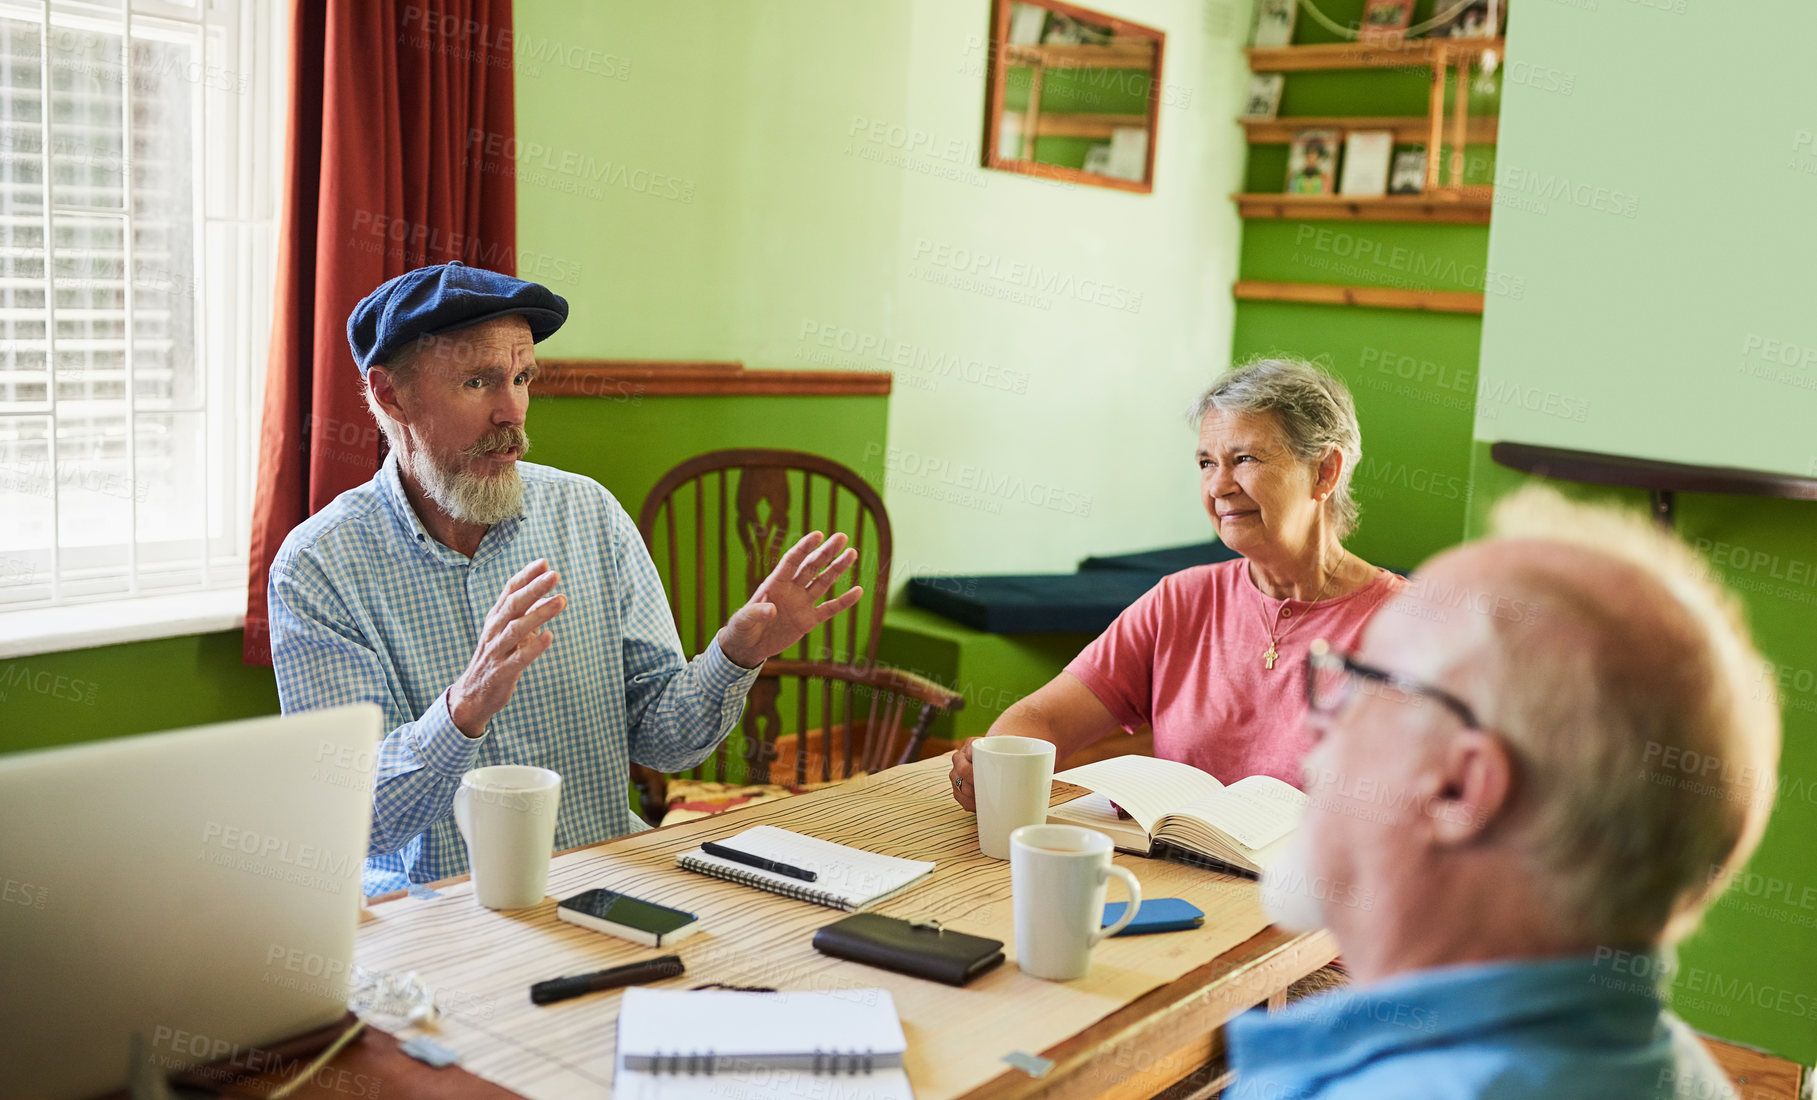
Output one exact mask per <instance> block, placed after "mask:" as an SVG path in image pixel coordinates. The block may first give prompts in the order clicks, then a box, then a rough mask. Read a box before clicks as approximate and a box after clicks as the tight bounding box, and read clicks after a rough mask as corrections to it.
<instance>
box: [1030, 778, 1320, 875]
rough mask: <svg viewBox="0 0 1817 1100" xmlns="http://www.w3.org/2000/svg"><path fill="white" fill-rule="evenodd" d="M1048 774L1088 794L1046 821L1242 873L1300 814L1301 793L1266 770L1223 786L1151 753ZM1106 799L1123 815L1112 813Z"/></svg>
mask: <svg viewBox="0 0 1817 1100" xmlns="http://www.w3.org/2000/svg"><path fill="white" fill-rule="evenodd" d="M1054 778H1055V779H1060V780H1064V781H1066V782H1068V783H1072V784H1074V785H1076V786H1080V787H1084V788H1086V789H1087V790H1089V791H1091V792H1092V793H1091V794H1088V795H1086V796H1085V797H1083V798H1075V799H1073V800H1072V801H1071V802H1063V803H1061V804H1060V805H1058V806H1055V807H1054V808H1053V809H1051V810H1049V811H1048V812H1047V817H1048V820H1049V821H1058V822H1061V823H1063V824H1066V825H1083V826H1084V827H1086V828H1087V829H1096V830H1097V831H1099V832H1101V833H1103V834H1105V835H1106V836H1108V837H1110V839H1111V841H1112V842H1113V843H1114V844H1115V845H1116V846H1117V847H1118V848H1120V849H1122V850H1124V851H1128V852H1135V853H1137V854H1139V855H1149V854H1151V853H1152V851H1153V849H1154V846H1155V845H1156V844H1158V843H1167V844H1171V845H1173V846H1175V847H1177V848H1183V849H1185V850H1186V851H1189V852H1193V853H1196V854H1198V855H1201V856H1205V857H1208V858H1210V859H1215V860H1217V861H1218V862H1220V863H1226V864H1229V865H1230V866H1232V867H1234V868H1236V869H1237V870H1240V871H1244V872H1247V873H1249V874H1260V873H1261V871H1262V869H1263V868H1264V867H1267V866H1268V864H1269V863H1270V862H1272V861H1273V860H1275V859H1277V858H1279V856H1280V854H1281V853H1282V852H1283V851H1285V850H1286V847H1287V842H1288V841H1289V840H1290V839H1292V835H1293V830H1294V828H1295V826H1297V825H1298V824H1299V823H1300V817H1301V816H1302V815H1303V814H1304V813H1305V812H1306V796H1305V795H1304V794H1302V793H1301V792H1300V791H1298V790H1296V789H1294V788H1293V787H1292V786H1291V785H1289V784H1286V783H1283V782H1281V781H1280V780H1279V779H1276V778H1274V777H1273V776H1271V775H1252V776H1250V777H1248V778H1247V779H1239V780H1237V781H1236V782H1235V783H1232V784H1230V785H1229V786H1225V785H1224V784H1222V783H1220V782H1218V780H1217V778H1216V777H1214V776H1212V775H1210V774H1208V773H1206V772H1202V771H1200V770H1199V769H1198V768H1195V767H1193V766H1192V765H1191V764H1181V763H1178V762H1177V761H1173V760H1158V759H1156V758H1154V757H1152V756H1116V757H1112V758H1111V759H1109V760H1099V761H1097V762H1096V763H1092V764H1086V765H1084V766H1082V767H1077V768H1070V769H1068V770H1066V771H1063V772H1060V773H1058V774H1056V775H1055V776H1054ZM1112 802H1115V803H1116V804H1117V805H1118V806H1121V807H1123V809H1124V811H1125V812H1127V813H1128V814H1129V817H1128V818H1122V817H1118V816H1117V811H1116V809H1115V808H1114V807H1113V806H1111V803H1112Z"/></svg>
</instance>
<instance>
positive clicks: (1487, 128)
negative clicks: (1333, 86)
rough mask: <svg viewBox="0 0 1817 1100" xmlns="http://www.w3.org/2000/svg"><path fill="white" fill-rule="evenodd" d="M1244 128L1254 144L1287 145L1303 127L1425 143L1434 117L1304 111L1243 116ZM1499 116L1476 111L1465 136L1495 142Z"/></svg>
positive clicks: (1412, 143)
mask: <svg viewBox="0 0 1817 1100" xmlns="http://www.w3.org/2000/svg"><path fill="white" fill-rule="evenodd" d="M1237 121H1238V122H1241V123H1242V124H1243V129H1245V130H1247V131H1248V132H1249V143H1250V144H1251V145H1285V144H1287V143H1288V142H1290V141H1292V140H1293V138H1294V135H1295V134H1298V133H1299V132H1300V131H1301V130H1343V131H1345V132H1346V133H1348V132H1349V131H1351V130H1392V131H1394V140H1395V143H1396V144H1399V145H1420V144H1424V143H1425V141H1426V140H1427V138H1429V137H1430V136H1431V133H1432V120H1431V119H1430V118H1428V117H1426V116H1425V115H1409V116H1406V117H1396V118H1368V117H1359V116H1352V115H1334V116H1332V117H1330V118H1314V117H1311V116H1308V115H1301V116H1296V117H1292V118H1241V119H1238V120H1237ZM1499 122H1500V119H1498V118H1497V117H1496V116H1494V115H1473V116H1471V117H1470V119H1469V121H1468V122H1467V123H1466V124H1465V128H1464V134H1465V140H1467V141H1470V142H1472V143H1475V144H1479V145H1487V144H1490V143H1493V142H1494V141H1495V138H1496V132H1497V130H1498V129H1499V128H1500V127H1499Z"/></svg>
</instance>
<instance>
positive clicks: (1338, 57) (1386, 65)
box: [1243, 38, 1503, 73]
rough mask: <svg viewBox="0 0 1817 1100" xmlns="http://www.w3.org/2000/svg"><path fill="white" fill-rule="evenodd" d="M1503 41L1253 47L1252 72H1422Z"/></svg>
mask: <svg viewBox="0 0 1817 1100" xmlns="http://www.w3.org/2000/svg"><path fill="white" fill-rule="evenodd" d="M1502 43H1503V40H1502V39H1500V38H1414V39H1409V40H1407V41H1404V42H1332V43H1327V44H1322V45H1317V46H1268V47H1257V46H1251V47H1249V48H1248V49H1246V50H1244V51H1243V52H1244V53H1246V54H1248V55H1249V70H1250V71H1251V72H1257V73H1304V72H1316V71H1319V70H1329V69H1421V68H1430V67H1431V66H1432V65H1433V64H1435V63H1437V62H1438V61H1440V60H1449V59H1451V58H1453V57H1460V56H1464V55H1468V54H1477V53H1481V52H1483V51H1484V50H1494V51H1496V52H1497V53H1501V52H1502V49H1503V44H1502Z"/></svg>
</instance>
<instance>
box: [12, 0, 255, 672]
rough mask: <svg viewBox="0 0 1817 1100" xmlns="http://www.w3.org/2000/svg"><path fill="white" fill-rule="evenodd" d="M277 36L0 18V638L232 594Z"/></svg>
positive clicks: (243, 492)
mask: <svg viewBox="0 0 1817 1100" xmlns="http://www.w3.org/2000/svg"><path fill="white" fill-rule="evenodd" d="M281 27H282V23H281V22H280V20H279V12H278V8H277V6H276V4H275V3H274V2H273V0H190V2H189V3H182V2H176V0H49V2H40V3H24V2H20V0H0V631H4V629H5V627H6V626H7V620H8V618H9V616H10V617H13V622H15V623H17V622H19V621H22V620H21V619H19V618H18V616H20V615H22V614H23V612H24V611H25V610H26V609H31V608H69V607H71V606H72V605H77V604H99V603H105V602H109V601H124V600H131V599H135V598H138V597H145V596H154V595H169V594H174V593H198V592H208V591H211V590H225V591H236V592H237V591H243V590H244V588H245V585H246V550H247V541H248V533H249V531H250V529H251V518H250V517H251V501H252V488H253V479H254V477H255V476H256V470H255V465H254V463H255V455H254V447H253V443H254V440H255V439H256V437H257V434H258V430H259V412H260V403H261V400H262V389H263V380H264V368H265V362H266V355H267V339H268V334H269V326H270V320H269V315H270V309H271V297H272V281H273V272H274V265H275V247H274V240H273V234H274V231H275V230H274V226H275V216H274V215H275V213H276V210H277V205H278V200H279V194H278V190H279V187H278V184H279V169H280V167H281V165H282V157H281V145H280V141H281V136H282V133H283V117H282V98H283V93H284V87H283V80H282V76H281V74H282V73H283V72H284V71H285V69H284V59H283V54H282V51H281V49H280V46H279V41H278V39H279V34H278V32H279V30H280V29H281ZM223 599H225V597H223ZM242 606H243V605H242ZM190 610H191V612H192V613H193V606H192V607H191V609H190ZM87 617H88V618H90V619H92V617H93V616H92V615H90V616H87ZM47 648H49V647H47Z"/></svg>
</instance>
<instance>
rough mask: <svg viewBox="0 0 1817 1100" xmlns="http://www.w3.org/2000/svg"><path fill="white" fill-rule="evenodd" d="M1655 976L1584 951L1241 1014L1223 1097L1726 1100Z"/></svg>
mask: <svg viewBox="0 0 1817 1100" xmlns="http://www.w3.org/2000/svg"><path fill="white" fill-rule="evenodd" d="M1621 955H1622V956H1623V957H1625V958H1627V959H1629V960H1633V959H1640V960H1643V961H1644V960H1647V959H1651V958H1653V956H1648V955H1638V956H1636V955H1630V954H1627V953H1625V952H1623V953H1621ZM1655 961H1656V960H1655ZM1657 973H1658V969H1657V968H1656V966H1655V967H1636V966H1626V967H1619V968H1618V967H1614V966H1612V965H1611V964H1610V963H1609V962H1608V961H1607V960H1605V961H1603V962H1602V963H1601V965H1598V963H1597V961H1596V959H1595V957H1594V956H1590V955H1583V956H1577V957H1573V958H1568V959H1549V960H1530V961H1523V962H1509V963H1493V964H1488V965H1471V966H1446V967H1436V968H1434V969H1431V970H1422V971H1417V972H1414V973H1410V974H1403V975H1398V976H1396V977H1393V978H1390V979H1388V980H1386V981H1383V982H1378V983H1376V984H1374V985H1371V986H1364V987H1358V988H1354V989H1341V990H1337V991H1334V992H1331V993H1327V994H1324V995H1322V996H1317V997H1310V998H1308V999H1306V1000H1304V1001H1300V1002H1299V1003H1297V1004H1294V1005H1291V1006H1289V1007H1288V1008H1286V1009H1283V1010H1281V1011H1280V1012H1277V1013H1274V1014H1273V1015H1269V1014H1267V1013H1264V1012H1261V1011H1252V1012H1247V1013H1245V1014H1243V1015H1242V1016H1240V1017H1238V1018H1237V1019H1235V1020H1232V1021H1231V1022H1230V1026H1229V1029H1228V1039H1229V1043H1230V1067H1231V1069H1232V1070H1234V1071H1235V1073H1236V1083H1235V1084H1234V1085H1232V1086H1231V1088H1230V1090H1229V1091H1228V1092H1226V1093H1225V1096H1227V1097H1229V1098H1230V1100H1315V1098H1316V1100H1413V1098H1418V1100H1454V1098H1455V1100H1463V1098H1465V1097H1468V1098H1471V1100H1479V1098H1480V1100H1487V1098H1494V1100H1572V1098H1577V1097H1582V1098H1583V1100H1638V1098H1643V1097H1644V1098H1646V1100H1666V1098H1674V1100H1734V1097H1735V1092H1734V1090H1733V1089H1732V1088H1731V1087H1730V1086H1729V1083H1728V1078H1727V1077H1725V1076H1724V1075H1723V1073H1722V1070H1721V1069H1719V1068H1718V1067H1717V1065H1716V1062H1715V1060H1714V1059H1713V1058H1711V1057H1710V1054H1709V1052H1708V1051H1707V1050H1705V1049H1704V1047H1703V1044H1702V1043H1701V1042H1699V1041H1698V1040H1697V1038H1696V1036H1695V1035H1693V1034H1692V1033H1691V1031H1690V1029H1689V1028H1687V1027H1686V1026H1685V1024H1684V1022H1683V1021H1681V1020H1679V1019H1678V1018H1677V1017H1676V1016H1674V1015H1672V1014H1671V1013H1670V1012H1667V1011H1665V1010H1664V1009H1663V1008H1662V1007H1661V1005H1660V1001H1659V993H1658V991H1657V989H1656V988H1655V987H1654V985H1653V984H1652V982H1653V979H1651V978H1649V977H1645V976H1644V975H1650V974H1657ZM1635 974H1639V975H1643V976H1640V977H1636V976H1634V975H1635Z"/></svg>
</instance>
